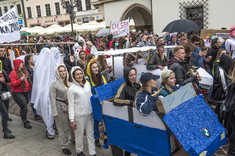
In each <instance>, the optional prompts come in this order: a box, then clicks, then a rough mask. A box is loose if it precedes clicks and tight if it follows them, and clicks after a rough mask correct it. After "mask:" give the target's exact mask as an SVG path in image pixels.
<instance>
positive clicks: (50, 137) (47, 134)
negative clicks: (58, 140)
mask: <svg viewBox="0 0 235 156" xmlns="http://www.w3.org/2000/svg"><path fill="white" fill-rule="evenodd" d="M46 137H47V139H49V140H53V139H54V138H55V136H54V135H50V134H49V133H48V132H46Z"/></svg>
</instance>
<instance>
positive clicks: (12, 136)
mask: <svg viewBox="0 0 235 156" xmlns="http://www.w3.org/2000/svg"><path fill="white" fill-rule="evenodd" d="M3 138H4V139H14V138H15V136H14V135H12V134H11V133H7V132H4V137H3Z"/></svg>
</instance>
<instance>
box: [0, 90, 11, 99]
mask: <svg viewBox="0 0 235 156" xmlns="http://www.w3.org/2000/svg"><path fill="white" fill-rule="evenodd" d="M0 96H1V98H2V100H8V99H10V97H11V93H10V92H9V91H8V92H2V94H1V95H0Z"/></svg>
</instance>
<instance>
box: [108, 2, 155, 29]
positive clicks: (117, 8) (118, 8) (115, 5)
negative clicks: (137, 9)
mask: <svg viewBox="0 0 235 156" xmlns="http://www.w3.org/2000/svg"><path fill="white" fill-rule="evenodd" d="M134 4H140V5H143V6H144V7H146V8H148V9H149V10H151V3H150V0H124V1H123V0H118V1H115V2H111V3H104V15H105V24H106V26H107V27H109V26H110V22H112V21H113V22H118V21H120V20H121V18H122V16H123V14H124V13H125V11H126V10H127V9H128V8H129V7H130V6H132V5H134Z"/></svg>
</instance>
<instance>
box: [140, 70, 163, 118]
mask: <svg viewBox="0 0 235 156" xmlns="http://www.w3.org/2000/svg"><path fill="white" fill-rule="evenodd" d="M159 78H160V76H159V75H154V74H152V73H144V74H143V75H141V77H140V82H141V83H142V87H141V88H140V91H139V92H137V93H136V99H135V104H136V108H137V109H138V110H139V112H140V113H141V114H142V115H144V116H147V115H149V114H150V113H151V112H152V111H156V112H158V109H157V106H156V100H158V94H159V92H160V91H161V90H159V91H157V90H156V87H157V79H159Z"/></svg>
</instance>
